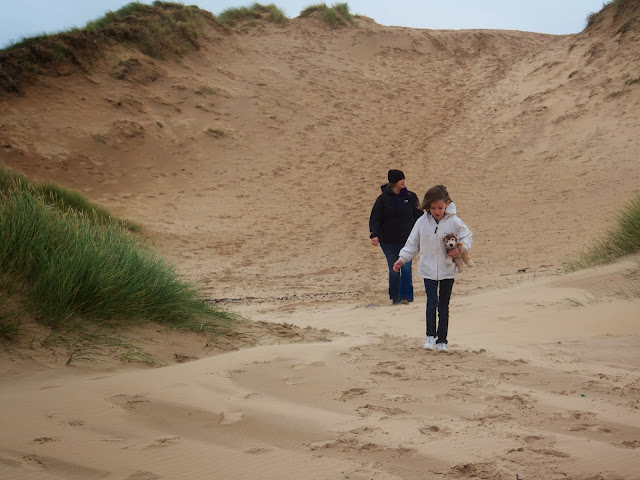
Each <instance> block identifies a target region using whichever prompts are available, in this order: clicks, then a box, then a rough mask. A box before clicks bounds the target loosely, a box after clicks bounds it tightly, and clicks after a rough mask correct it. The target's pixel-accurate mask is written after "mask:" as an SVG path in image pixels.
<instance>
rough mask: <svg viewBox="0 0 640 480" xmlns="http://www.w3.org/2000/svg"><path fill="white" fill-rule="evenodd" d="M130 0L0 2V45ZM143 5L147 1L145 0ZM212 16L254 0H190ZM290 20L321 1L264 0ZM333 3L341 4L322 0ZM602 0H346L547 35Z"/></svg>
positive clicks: (465, 24)
mask: <svg viewBox="0 0 640 480" xmlns="http://www.w3.org/2000/svg"><path fill="white" fill-rule="evenodd" d="M128 3H130V2H129V1H127V0H0V11H1V12H2V14H1V15H0V48H2V47H6V46H8V45H9V44H10V43H13V42H16V41H19V40H21V39H22V38H23V37H30V36H33V35H38V34H41V33H57V32H59V31H61V30H66V29H68V28H72V27H83V26H84V25H86V23H87V22H88V21H90V20H94V19H96V18H99V17H102V16H103V15H104V14H105V12H107V11H109V10H117V9H118V8H120V7H122V6H124V5H126V4H128ZM142 3H152V1H151V0H145V1H143V2H142ZM180 3H184V4H185V5H197V6H199V7H200V8H202V9H204V10H208V11H210V12H212V13H213V14H219V13H221V12H222V11H224V10H225V9H227V8H230V7H243V6H250V5H252V4H253V3H254V1H253V0H249V1H246V2H243V1H240V0H189V1H184V2H180ZM258 3H261V4H263V5H267V4H271V3H274V4H275V5H276V6H277V7H279V8H280V9H281V10H282V11H284V13H285V15H286V16H287V17H289V18H293V17H296V16H298V15H299V14H300V12H301V11H302V10H304V9H305V8H306V7H308V6H310V5H316V4H318V3H322V0H266V1H261V2H258ZM325 3H326V4H327V5H333V4H335V3H341V2H332V1H328V2H325ZM604 3H608V1H603V0H455V1H449V0H394V1H382V0H351V1H347V4H348V5H349V9H350V11H351V13H353V14H360V15H365V16H367V17H371V18H373V19H374V20H375V21H376V22H377V23H380V24H382V25H399V26H404V27H415V28H429V29H468V28H490V29H503V30H522V31H529V32H539V33H551V34H556V35H563V34H570V33H578V32H580V31H581V30H583V29H584V27H585V25H586V18H587V15H588V14H589V13H591V12H597V11H599V10H600V9H601V8H602V6H603V4H604Z"/></svg>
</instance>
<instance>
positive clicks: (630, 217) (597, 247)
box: [566, 192, 640, 271]
mask: <svg viewBox="0 0 640 480" xmlns="http://www.w3.org/2000/svg"><path fill="white" fill-rule="evenodd" d="M638 251H640V192H636V194H635V196H634V197H633V198H632V199H631V200H630V201H629V202H628V203H627V204H626V205H624V207H623V208H622V209H621V211H620V212H619V214H618V215H617V217H616V219H615V226H614V227H613V228H612V229H611V230H609V231H608V232H606V233H605V234H604V235H603V237H602V238H601V239H599V240H597V241H596V242H594V244H593V245H591V247H589V248H588V249H587V250H586V251H585V252H583V253H582V255H581V256H580V257H578V258H577V259H575V260H572V261H569V262H568V263H567V264H566V269H567V270H569V271H575V270H579V269H581V268H587V267H591V266H594V265H601V264H605V263H610V262H612V261H614V260H616V259H618V258H620V257H622V256H625V255H628V254H632V253H636V252H638Z"/></svg>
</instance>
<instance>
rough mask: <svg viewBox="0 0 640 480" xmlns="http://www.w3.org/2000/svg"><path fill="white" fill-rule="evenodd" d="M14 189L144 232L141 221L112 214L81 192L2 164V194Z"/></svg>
mask: <svg viewBox="0 0 640 480" xmlns="http://www.w3.org/2000/svg"><path fill="white" fill-rule="evenodd" d="M14 191H26V192H32V193H34V194H37V195H38V196H40V197H41V198H42V199H43V200H44V201H46V202H47V203H49V204H51V205H52V206H54V207H55V208H57V209H58V210H59V211H60V212H62V213H66V212H69V211H74V212H76V213H78V214H80V215H82V216H84V217H86V218H89V219H91V220H92V221H93V222H94V223H97V224H112V223H115V224H117V225H120V226H122V227H123V228H126V229H127V230H130V231H132V232H136V233H140V232H142V226H141V225H140V224H139V223H136V222H133V221H131V220H126V219H120V218H116V217H114V216H112V215H111V213H109V211H108V210H107V209H105V208H102V207H101V206H99V205H96V204H95V203H93V202H91V201H89V200H88V199H87V198H86V197H85V196H83V195H81V194H80V193H79V192H76V191H73V190H70V189H67V188H63V187H61V186H59V185H56V184H54V183H50V182H42V183H39V182H32V181H31V180H29V179H28V178H27V177H26V176H24V175H22V174H21V173H18V172H14V171H12V170H7V169H4V168H2V167H1V166H0V195H7V194H9V193H11V192H14Z"/></svg>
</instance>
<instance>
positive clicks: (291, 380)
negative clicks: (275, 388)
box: [282, 377, 307, 385]
mask: <svg viewBox="0 0 640 480" xmlns="http://www.w3.org/2000/svg"><path fill="white" fill-rule="evenodd" d="M282 381H283V382H284V383H286V384H287V385H297V384H299V383H305V382H307V379H306V378H304V377H286V378H283V379H282Z"/></svg>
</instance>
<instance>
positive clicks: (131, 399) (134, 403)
mask: <svg viewBox="0 0 640 480" xmlns="http://www.w3.org/2000/svg"><path fill="white" fill-rule="evenodd" d="M108 400H109V401H110V402H112V403H115V404H116V405H118V406H120V407H122V408H126V409H134V408H136V407H139V406H140V405H144V404H145V403H151V401H150V400H148V399H146V398H145V397H144V395H125V394H124V393H122V394H120V395H114V396H113V397H109V398H108Z"/></svg>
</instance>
